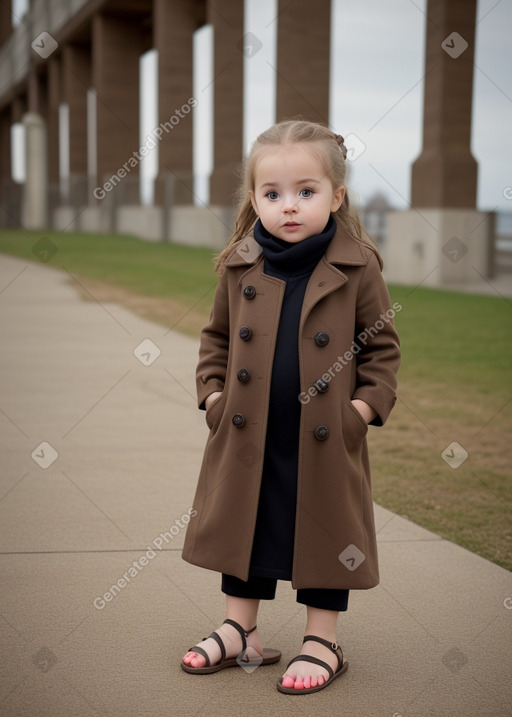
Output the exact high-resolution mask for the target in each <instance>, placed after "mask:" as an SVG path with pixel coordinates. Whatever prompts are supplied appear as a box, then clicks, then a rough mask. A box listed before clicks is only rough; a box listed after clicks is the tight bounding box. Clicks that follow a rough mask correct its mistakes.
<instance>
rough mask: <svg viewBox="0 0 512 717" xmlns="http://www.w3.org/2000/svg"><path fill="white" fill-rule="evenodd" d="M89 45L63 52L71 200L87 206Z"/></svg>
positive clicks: (68, 47) (65, 47)
mask: <svg viewBox="0 0 512 717" xmlns="http://www.w3.org/2000/svg"><path fill="white" fill-rule="evenodd" d="M90 63H91V52H90V47H89V46H88V45H66V46H64V48H63V50H62V84H63V97H64V101H65V102H66V103H67V105H68V108H69V180H70V186H69V190H70V191H69V200H70V203H71V204H77V205H83V204H87V89H88V88H89V87H90V84H91V69H90V68H91V64H90Z"/></svg>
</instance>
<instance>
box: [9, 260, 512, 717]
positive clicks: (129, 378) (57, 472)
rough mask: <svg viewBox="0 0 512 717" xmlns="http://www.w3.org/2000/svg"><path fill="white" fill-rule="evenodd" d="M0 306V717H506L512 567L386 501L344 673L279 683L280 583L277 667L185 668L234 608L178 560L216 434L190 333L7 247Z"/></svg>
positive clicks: (290, 646)
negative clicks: (210, 433)
mask: <svg viewBox="0 0 512 717" xmlns="http://www.w3.org/2000/svg"><path fill="white" fill-rule="evenodd" d="M0 312H1V339H2V351H1V367H0V384H1V397H0V426H1V440H2V471H1V478H0V575H1V578H0V662H1V673H0V674H1V679H0V714H1V715H4V716H5V717H14V716H16V717H20V716H25V715H26V716H27V717H28V716H33V715H38V716H41V717H43V716H48V717H61V715H62V716H63V717H69V716H70V715H73V717H82V716H83V717H89V716H90V717H92V716H93V715H101V716H102V717H109V716H113V717H114V716H115V717H117V716H122V717H131V716H132V715H133V716H134V717H135V716H137V717H139V716H142V715H144V716H146V715H148V716H150V717H160V716H162V717H163V716H164V715H165V716H168V715H178V716H179V717H188V716H190V717H192V716H193V715H194V716H201V715H205V716H206V715H214V716H215V715H242V714H243V715H252V716H258V715H265V717H268V716H270V715H280V716H281V715H312V714H314V715H315V716H317V717H318V716H321V715H326V716H327V715H329V716H332V715H358V716H361V717H373V716H374V715H375V717H400V716H401V717H416V716H417V717H426V716H428V715H432V716H434V715H435V716H436V717H445V716H446V717H458V716H459V715H460V716H461V717H462V716H464V717H482V716H486V715H492V717H505V716H508V715H510V714H512V682H511V680H510V664H511V662H510V658H511V644H512V640H511V637H512V629H511V628H512V575H511V574H510V573H508V572H507V571H505V570H503V569H501V568H499V567H498V566H496V565H494V564H492V563H490V562H487V561H486V560H483V559H482V558H480V557H478V556H476V555H473V554H472V553H470V552H468V551H466V550H464V549H463V548H460V547H458V546H456V545H454V544H452V543H450V542H448V541H446V540H443V539H441V538H439V537H438V536H436V535H434V534H432V533H430V532H428V531H427V530H424V529H423V528H420V527H418V526H416V525H415V524H413V523H411V522H409V521H407V520H405V519H403V518H400V517H397V516H395V515H394V514H392V513H391V512H389V511H387V510H384V509H382V508H377V523H378V538H379V552H380V562H381V579H382V580H381V584H380V585H379V586H378V587H377V588H375V589H373V590H370V591H363V592H353V593H352V594H351V597H350V602H349V610H348V612H347V613H346V615H344V616H342V617H340V621H339V636H340V640H341V641H342V644H343V647H344V650H345V654H346V657H347V659H348V661H349V664H350V667H349V671H348V673H347V674H346V675H345V676H343V677H342V678H341V679H340V680H339V681H337V682H336V683H335V684H334V685H333V686H331V687H330V688H329V689H328V690H326V691H325V692H321V693H319V694H317V695H309V696H303V697H301V698H299V697H287V696H285V695H281V694H279V693H278V692H277V691H276V690H275V682H276V680H277V678H278V677H279V676H280V674H281V672H282V670H284V667H285V664H286V662H287V661H288V660H289V659H290V658H291V657H293V656H294V655H295V654H296V653H297V652H298V648H299V645H300V636H301V634H302V630H303V621H304V609H303V607H300V606H298V605H297V603H296V602H295V598H294V592H293V591H292V590H291V587H290V585H289V584H288V583H281V584H280V585H279V587H278V593H277V598H276V600H275V601H274V602H271V603H264V604H263V605H262V608H261V612H260V618H259V626H260V629H261V632H262V635H263V638H264V642H265V644H266V645H267V646H269V647H277V648H279V649H281V650H282V652H283V660H282V661H281V664H278V665H274V666H270V667H265V668H258V669H256V670H254V671H253V672H251V673H249V672H246V671H244V670H242V669H239V668H236V669H232V670H226V671H224V672H221V673H219V674H217V675H213V676H204V677H196V676H191V675H187V674H185V673H184V672H183V671H182V670H181V669H180V667H179V662H180V659H181V656H182V655H183V654H184V652H185V651H186V649H187V648H188V647H189V646H190V645H192V644H194V643H195V642H196V641H198V640H199V639H200V638H201V637H202V636H203V635H207V634H209V633H210V632H211V631H212V630H213V629H215V628H216V627H217V626H218V625H219V624H220V622H221V621H222V619H223V606H224V603H223V598H222V596H221V594H220V590H219V583H220V580H219V576H218V575H217V574H216V573H213V572H209V571H204V570H201V569H199V568H196V567H193V566H191V565H189V564H188V563H185V562H184V561H183V560H182V559H181V555H180V551H181V547H182V543H183V534H184V526H185V525H186V523H187V522H188V519H189V515H188V511H189V508H190V506H191V501H192V497H193V494H194V489H195V483H196V478H197V474H198V470H199V465H200V461H201V457H202V450H203V446H204V442H205V440H206V435H207V431H206V427H205V424H204V416H203V414H202V413H201V412H199V411H198V410H197V409H196V405H195V398H194V370H195V363H196V359H197V342H196V341H194V340H191V339H188V338H185V337H183V336H181V335H179V334H176V333H173V332H170V331H166V330H165V329H164V328H162V327H160V326H157V325H155V324H152V323H150V322H148V321H144V320H142V319H140V318H138V317H136V316H134V315H132V314H131V313H129V312H128V311H126V310H125V309H123V308H121V307H118V306H116V305H113V304H109V305H100V304H98V303H97V302H94V301H90V302H88V301H83V300H81V299H80V298H79V295H78V292H77V291H76V285H74V284H73V280H72V279H71V277H70V276H69V275H67V274H66V273H65V272H59V271H56V270H54V269H52V268H50V267H48V266H43V265H39V264H35V263H28V262H24V261H21V260H18V259H14V258H10V257H0ZM176 318H177V319H178V318H179V317H176ZM158 352H160V353H159V355H157V354H158ZM112 586H114V587H112Z"/></svg>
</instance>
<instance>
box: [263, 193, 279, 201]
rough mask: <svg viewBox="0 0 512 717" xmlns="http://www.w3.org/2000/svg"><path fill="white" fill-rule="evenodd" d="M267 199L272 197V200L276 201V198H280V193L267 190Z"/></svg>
mask: <svg viewBox="0 0 512 717" xmlns="http://www.w3.org/2000/svg"><path fill="white" fill-rule="evenodd" d="M265 196H266V197H267V199H270V201H275V200H276V199H279V194H278V193H277V192H274V191H272V192H267V194H266V195H265Z"/></svg>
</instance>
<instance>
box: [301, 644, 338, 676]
mask: <svg viewBox="0 0 512 717" xmlns="http://www.w3.org/2000/svg"><path fill="white" fill-rule="evenodd" d="M308 640H312V641H313V642H319V643H320V644H321V645H323V646H324V647H327V648H328V649H329V650H330V651H331V652H333V653H334V654H335V655H336V657H337V658H338V670H339V669H340V668H341V667H342V665H343V651H342V649H341V647H340V646H339V644H338V643H337V642H329V640H324V638H323V637H317V636H316V635H305V637H304V639H303V640H302V644H304V643H305V642H307V641H308ZM338 670H336V672H337V671H338Z"/></svg>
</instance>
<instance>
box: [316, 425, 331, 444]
mask: <svg viewBox="0 0 512 717" xmlns="http://www.w3.org/2000/svg"><path fill="white" fill-rule="evenodd" d="M328 437H329V429H328V428H327V426H317V427H316V428H315V438H316V440H317V441H325V439H326V438H328Z"/></svg>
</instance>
